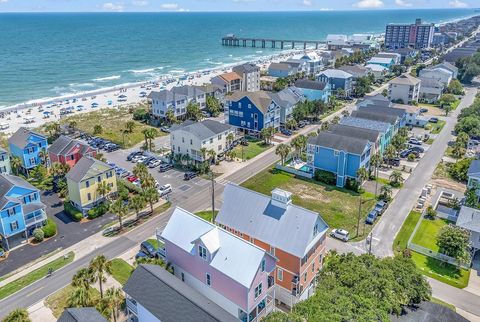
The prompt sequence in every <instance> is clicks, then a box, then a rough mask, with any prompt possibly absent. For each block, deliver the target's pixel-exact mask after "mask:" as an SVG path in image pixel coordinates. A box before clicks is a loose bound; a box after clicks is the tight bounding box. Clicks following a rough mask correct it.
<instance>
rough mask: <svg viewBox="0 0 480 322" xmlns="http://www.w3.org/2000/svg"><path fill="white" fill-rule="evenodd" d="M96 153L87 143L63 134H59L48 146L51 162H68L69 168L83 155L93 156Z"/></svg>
mask: <svg viewBox="0 0 480 322" xmlns="http://www.w3.org/2000/svg"><path fill="white" fill-rule="evenodd" d="M96 154H97V151H96V150H95V149H94V148H92V147H91V146H89V145H88V144H85V143H83V142H80V141H78V140H75V139H72V138H70V137H68V136H65V135H61V136H60V137H59V138H58V139H56V140H55V142H53V143H52V145H50V146H49V147H48V156H49V158H50V161H51V163H54V162H59V163H62V164H68V165H69V166H70V168H73V166H74V165H75V164H77V162H78V160H80V159H81V158H82V157H83V156H85V155H88V156H92V157H95V155H96Z"/></svg>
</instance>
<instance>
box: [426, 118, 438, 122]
mask: <svg viewBox="0 0 480 322" xmlns="http://www.w3.org/2000/svg"><path fill="white" fill-rule="evenodd" d="M428 121H429V122H430V123H438V117H431V118H430V119H429V120H428Z"/></svg>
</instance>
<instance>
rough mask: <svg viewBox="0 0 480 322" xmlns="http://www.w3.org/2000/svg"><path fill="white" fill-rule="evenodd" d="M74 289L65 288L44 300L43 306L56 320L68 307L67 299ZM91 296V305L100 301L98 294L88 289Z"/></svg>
mask: <svg viewBox="0 0 480 322" xmlns="http://www.w3.org/2000/svg"><path fill="white" fill-rule="evenodd" d="M74 289H75V288H74V287H73V286H71V285H68V286H65V287H64V288H62V289H61V290H59V291H57V292H56V293H53V294H52V295H50V296H49V297H47V299H46V300H45V306H46V307H48V308H49V309H50V310H52V313H53V316H55V317H56V318H57V319H58V318H59V317H60V315H62V313H63V311H64V310H65V309H66V308H67V307H68V304H67V303H68V298H69V297H70V294H72V292H73V290H74ZM90 293H91V295H92V303H97V302H98V300H99V299H100V292H99V291H97V289H95V288H93V287H92V288H90Z"/></svg>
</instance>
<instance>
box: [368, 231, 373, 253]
mask: <svg viewBox="0 0 480 322" xmlns="http://www.w3.org/2000/svg"><path fill="white" fill-rule="evenodd" d="M368 240H369V245H368V253H369V254H371V253H372V240H373V233H372V232H370V235H369V236H368Z"/></svg>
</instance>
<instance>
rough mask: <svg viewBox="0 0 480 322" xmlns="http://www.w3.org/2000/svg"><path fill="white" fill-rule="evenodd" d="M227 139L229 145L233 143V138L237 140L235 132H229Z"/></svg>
mask: <svg viewBox="0 0 480 322" xmlns="http://www.w3.org/2000/svg"><path fill="white" fill-rule="evenodd" d="M226 140H227V145H230V144H232V142H233V140H235V134H233V133H232V132H230V133H228V135H227V137H226Z"/></svg>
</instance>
